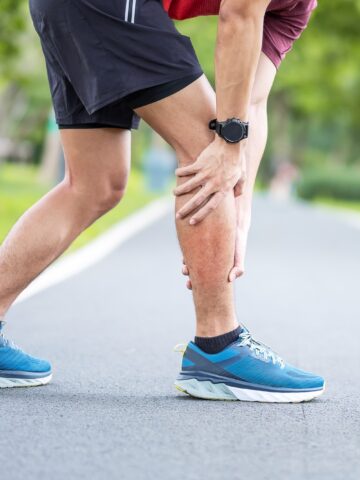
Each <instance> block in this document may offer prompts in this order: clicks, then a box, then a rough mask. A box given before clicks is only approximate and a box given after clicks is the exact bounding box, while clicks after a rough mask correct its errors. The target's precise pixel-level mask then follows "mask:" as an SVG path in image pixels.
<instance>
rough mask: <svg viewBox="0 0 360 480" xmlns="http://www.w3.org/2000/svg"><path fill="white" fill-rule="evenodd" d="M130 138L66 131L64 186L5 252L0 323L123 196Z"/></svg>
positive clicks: (0, 263) (16, 232)
mask: <svg viewBox="0 0 360 480" xmlns="http://www.w3.org/2000/svg"><path fill="white" fill-rule="evenodd" d="M130 136H131V134H130V132H129V131H127V130H120V129H95V130H77V129H75V130H73V129H72V130H62V142H63V146H64V152H65V157H66V163H67V171H66V176H65V179H64V181H63V182H61V183H60V184H59V185H58V186H57V187H55V188H54V189H53V190H52V191H51V192H49V193H48V194H47V195H46V196H45V197H44V198H43V199H41V200H40V201H39V202H38V203H36V204H35V205H34V206H33V207H32V208H31V209H30V210H28V211H27V212H26V213H25V214H24V215H23V216H22V217H21V218H20V220H19V221H18V222H17V223H16V224H15V226H14V227H13V229H12V230H11V231H10V233H9V235H8V236H7V238H6V239H5V241H4V243H3V244H2V245H1V247H0V318H1V317H2V316H4V314H5V313H6V311H7V310H8V309H9V307H10V305H11V304H12V303H13V301H14V300H15V298H16V297H17V296H18V295H19V294H20V293H21V291H22V290H24V288H25V287H26V286H27V285H28V284H29V283H30V282H31V281H32V280H33V279H34V278H35V277H36V276H38V275H39V274H40V273H41V272H42V271H43V270H44V269H45V268H46V267H47V266H48V265H49V264H50V263H51V262H53V261H54V260H55V259H56V258H57V257H58V256H59V255H60V254H61V253H63V252H64V250H65V249H66V248H67V247H68V246H69V245H70V244H71V243H72V242H73V240H74V239H75V238H76V237H77V236H78V235H79V234H80V233H81V232H82V231H83V230H84V229H85V228H87V227H88V226H89V225H90V224H92V223H93V222H94V221H95V220H96V219H97V218H99V217H100V216H101V215H103V214H104V213H105V212H107V211H108V210H110V209H111V208H113V207H114V206H115V205H116V204H117V203H118V202H119V200H120V199H121V197H122V196H123V194H124V190H125V186H126V181H127V176H128V171H129V164H130Z"/></svg>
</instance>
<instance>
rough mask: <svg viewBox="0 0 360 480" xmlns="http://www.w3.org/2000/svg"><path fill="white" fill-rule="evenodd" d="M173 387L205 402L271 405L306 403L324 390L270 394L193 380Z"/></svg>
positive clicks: (180, 381)
mask: <svg viewBox="0 0 360 480" xmlns="http://www.w3.org/2000/svg"><path fill="white" fill-rule="evenodd" d="M175 387H176V388H178V389H179V390H181V391H183V392H185V393H188V394H189V395H192V396H193V397H197V398H203V399H206V400H242V401H244V402H272V403H297V402H307V401H309V400H312V399H314V398H317V397H320V395H322V394H323V393H324V390H325V387H324V388H323V389H322V390H316V391H312V392H270V391H264V390H251V389H246V388H237V387H230V386H228V385H226V384H225V383H212V382H210V381H208V380H206V381H201V382H200V381H199V380H196V379H195V378H191V379H189V380H176V382H175Z"/></svg>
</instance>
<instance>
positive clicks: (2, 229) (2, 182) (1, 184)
mask: <svg viewBox="0 0 360 480" xmlns="http://www.w3.org/2000/svg"><path fill="white" fill-rule="evenodd" d="M48 190H50V186H48V185H43V184H42V183H41V182H40V181H39V178H38V169H37V168H36V167H33V166H29V165H13V164H3V165H0V244H1V243H2V242H3V240H4V238H5V236H6V235H7V234H8V232H9V230H10V229H11V227H12V226H13V225H14V223H15V222H16V221H17V220H18V219H19V217H20V216H21V215H22V214H23V213H24V212H25V211H26V210H27V209H28V208H29V207H31V206H32V205H33V204H34V203H35V202H36V201H37V200H39V199H40V198H41V197H42V196H43V195H44V194H45V193H46V192H47V191H48ZM157 197H158V195H156V194H154V193H150V192H148V191H147V190H146V188H145V182H144V176H143V174H142V172H140V171H139V170H137V169H133V170H132V172H131V175H130V179H129V184H128V188H127V194H126V196H125V198H124V200H123V201H122V202H121V203H120V205H118V206H117V207H116V208H114V209H113V210H112V211H111V212H109V213H108V214H107V215H105V216H104V217H102V218H101V219H99V220H98V221H97V222H96V223H95V224H94V225H92V226H91V227H90V228H88V229H87V230H86V231H85V232H83V233H82V234H81V235H80V237H79V238H78V239H77V240H76V241H75V242H74V243H73V244H72V245H71V247H70V248H69V250H68V251H74V250H76V249H77V248H79V247H82V246H83V245H85V244H86V243H88V242H89V241H91V240H92V239H94V238H95V237H97V236H98V235H100V234H101V233H103V232H104V231H105V230H107V229H108V228H109V227H110V226H112V225H113V224H115V223H117V222H118V221H119V220H121V219H123V218H125V217H126V216H128V215H130V214H131V213H133V212H135V211H136V210H138V209H139V208H141V207H143V206H144V205H146V204H147V203H149V202H150V201H151V200H153V199H155V198H157Z"/></svg>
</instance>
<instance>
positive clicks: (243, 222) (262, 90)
mask: <svg viewBox="0 0 360 480" xmlns="http://www.w3.org/2000/svg"><path fill="white" fill-rule="evenodd" d="M275 75H276V68H275V66H274V64H273V63H272V62H271V60H269V58H268V57H267V56H266V55H265V54H264V53H261V56H260V60H259V65H258V68H257V72H256V77H255V82H254V87H253V91H252V94H251V104H250V111H249V122H250V132H249V138H248V140H247V143H246V150H245V158H246V172H247V175H246V182H245V184H244V189H243V194H242V195H241V196H239V197H237V199H236V206H237V225H238V232H237V236H238V248H237V250H238V251H237V257H238V258H236V264H237V266H238V268H239V271H240V272H241V273H243V272H244V262H245V255H246V244H247V238H248V234H249V228H250V223H251V206H252V199H253V193H254V186H255V180H256V175H257V172H258V169H259V165H260V162H261V159H262V157H263V154H264V150H265V146H266V142H267V135H268V118H267V102H268V97H269V94H270V91H271V87H272V85H273V82H274V79H275Z"/></svg>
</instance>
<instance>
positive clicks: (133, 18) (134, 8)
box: [131, 0, 136, 23]
mask: <svg viewBox="0 0 360 480" xmlns="http://www.w3.org/2000/svg"><path fill="white" fill-rule="evenodd" d="M135 12H136V0H133V6H132V15H131V23H135Z"/></svg>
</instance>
